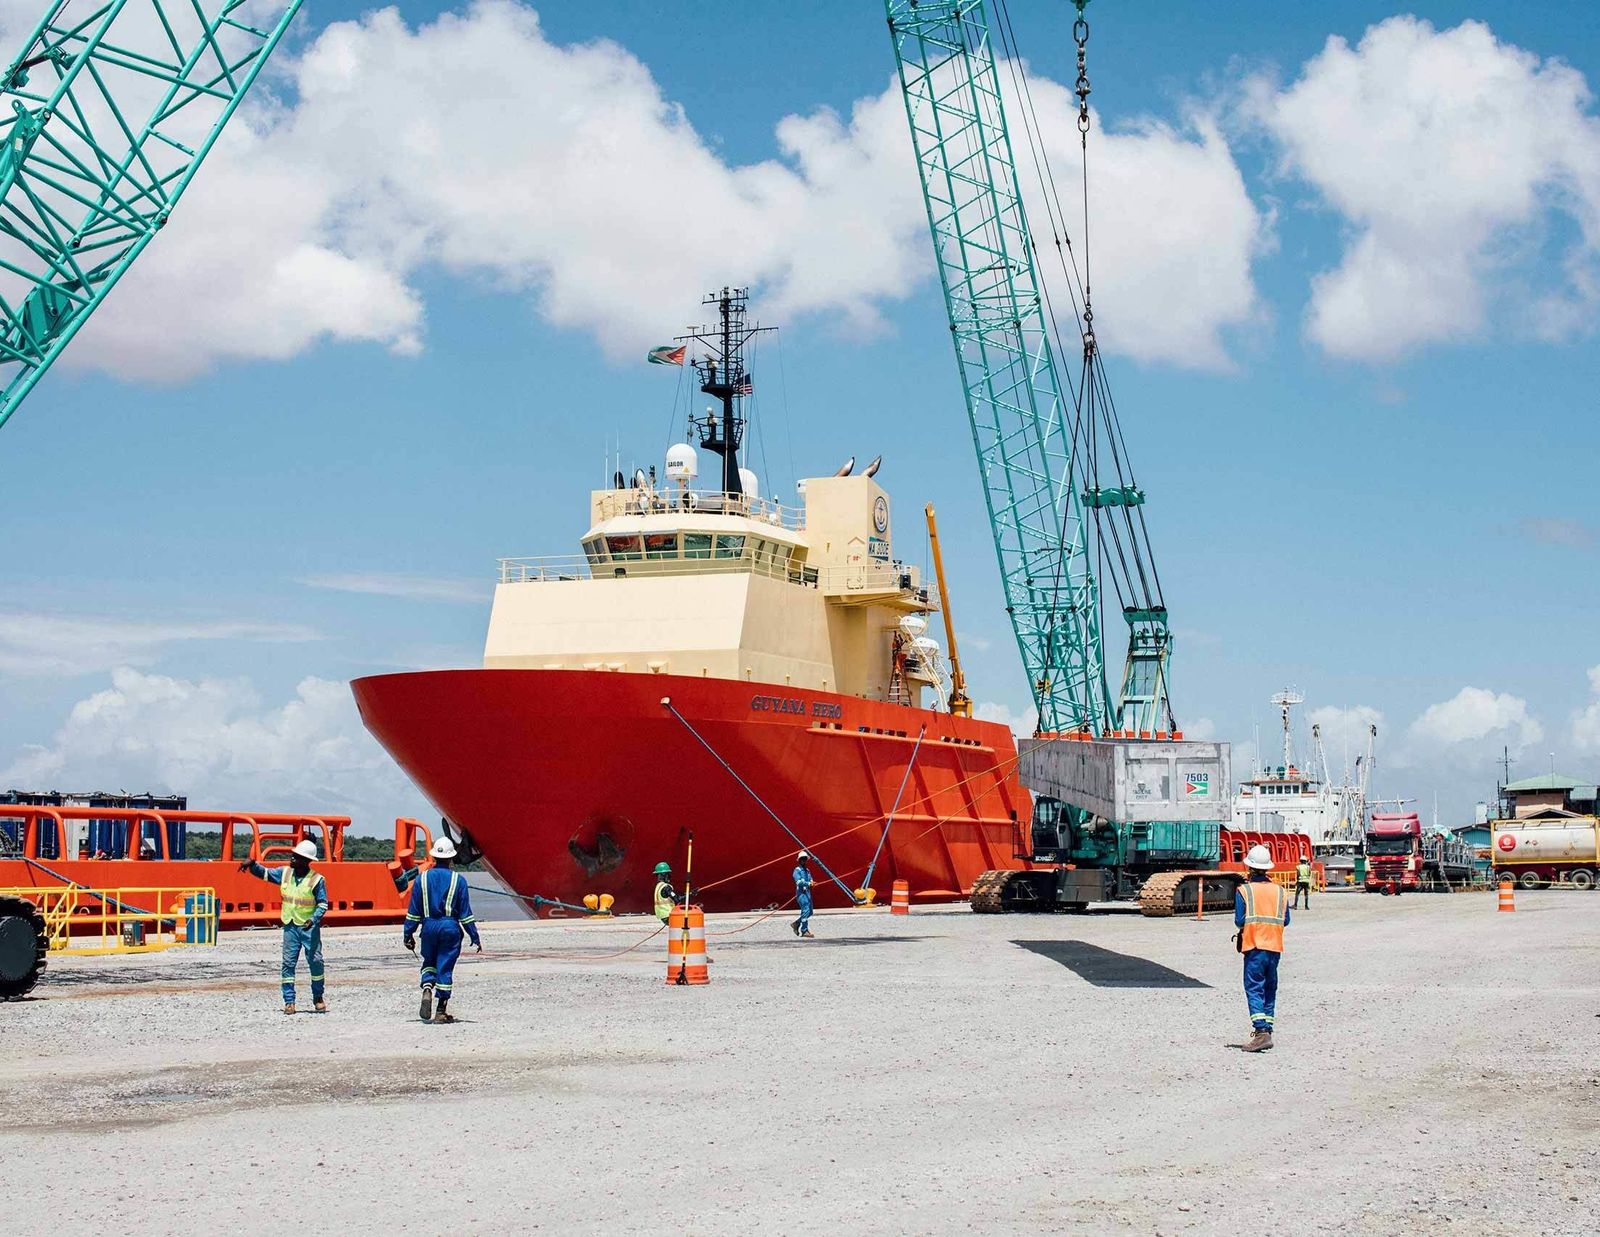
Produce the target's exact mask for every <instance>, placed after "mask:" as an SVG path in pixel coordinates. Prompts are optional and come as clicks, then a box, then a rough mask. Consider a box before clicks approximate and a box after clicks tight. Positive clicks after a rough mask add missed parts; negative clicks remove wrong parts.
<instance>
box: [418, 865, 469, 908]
mask: <svg viewBox="0 0 1600 1237" xmlns="http://www.w3.org/2000/svg"><path fill="white" fill-rule="evenodd" d="M429 871H430V872H437V871H440V869H439V868H431V869H429ZM460 879H461V873H460V872H457V871H454V870H452V871H451V872H450V882H449V883H448V884H447V885H446V886H445V887H444V901H443V902H441V903H440V906H439V913H438V914H437V915H435V914H434V913H433V911H432V910H431V909H430V904H429V901H428V895H429V894H430V893H432V892H433V891H434V890H435V889H437V888H438V884H437V883H435V884H434V885H433V886H431V887H430V886H429V884H428V877H427V876H426V875H424V876H423V878H422V917H423V918H424V919H454V918H455V912H456V883H457V882H458V881H460Z"/></svg>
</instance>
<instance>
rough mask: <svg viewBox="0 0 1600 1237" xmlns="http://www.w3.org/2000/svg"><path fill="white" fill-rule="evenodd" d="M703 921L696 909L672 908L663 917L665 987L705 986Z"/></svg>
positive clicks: (704, 933) (704, 927)
mask: <svg viewBox="0 0 1600 1237" xmlns="http://www.w3.org/2000/svg"><path fill="white" fill-rule="evenodd" d="M710 982H711V972H710V971H709V970H708V969H707V967H706V917H705V912H703V911H702V910H701V909H700V908H699V907H698V906H691V907H690V908H689V909H688V910H687V911H686V910H684V908H683V907H681V906H675V907H673V908H672V914H671V915H669V916H668V917H667V983H669V984H709V983H710Z"/></svg>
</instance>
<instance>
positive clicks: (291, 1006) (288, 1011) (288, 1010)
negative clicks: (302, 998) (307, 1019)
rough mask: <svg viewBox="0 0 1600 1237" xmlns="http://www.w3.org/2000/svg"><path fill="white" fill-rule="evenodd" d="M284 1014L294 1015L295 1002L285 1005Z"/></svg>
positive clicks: (287, 1002)
mask: <svg viewBox="0 0 1600 1237" xmlns="http://www.w3.org/2000/svg"><path fill="white" fill-rule="evenodd" d="M283 1012H284V1013H286V1014H292V1013H294V1002H293V1001H285V1002H284V1003H283Z"/></svg>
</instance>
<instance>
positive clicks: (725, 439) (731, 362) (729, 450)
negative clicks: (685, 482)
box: [675, 288, 776, 497]
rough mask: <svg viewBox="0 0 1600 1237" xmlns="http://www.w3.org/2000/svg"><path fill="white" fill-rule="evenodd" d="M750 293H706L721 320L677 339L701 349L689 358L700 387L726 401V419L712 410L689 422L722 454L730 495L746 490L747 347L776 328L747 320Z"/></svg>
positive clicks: (724, 480)
mask: <svg viewBox="0 0 1600 1237" xmlns="http://www.w3.org/2000/svg"><path fill="white" fill-rule="evenodd" d="M747 293H748V289H745V288H724V289H723V290H722V291H721V292H711V293H707V294H706V297H705V299H704V300H703V301H701V302H700V303H701V304H702V305H715V306H716V307H717V318H718V320H717V321H716V322H714V323H711V324H710V325H707V326H699V327H693V328H691V329H690V331H689V332H688V334H686V335H679V336H678V337H677V339H676V341H675V342H677V343H680V344H688V345H692V346H694V347H695V348H697V349H699V350H700V355H699V356H698V357H696V358H694V359H692V360H691V361H690V362H689V363H690V364H691V365H693V366H694V371H695V373H697V374H699V375H700V389H701V390H702V391H704V392H705V393H706V394H707V395H710V396H712V397H714V398H716V399H718V400H720V401H721V402H722V421H721V424H718V422H717V419H716V418H715V417H714V416H713V415H712V414H711V411H710V410H709V409H708V410H707V412H706V416H705V419H704V420H703V421H697V420H695V419H694V418H693V417H691V418H690V427H691V428H692V429H693V430H694V431H695V433H696V434H698V435H699V438H700V445H701V446H702V447H704V448H705V449H706V450H708V451H714V452H715V453H716V454H718V455H720V456H721V457H722V492H723V493H724V494H725V495H728V496H730V497H738V496H739V495H741V494H743V493H744V485H743V483H742V482H741V481H740V480H739V444H740V443H741V442H742V441H743V440H744V422H745V419H744V417H743V416H741V415H740V413H741V411H742V408H743V405H742V403H741V401H742V400H743V399H744V398H745V396H747V395H749V394H750V393H751V390H752V386H751V380H750V371H749V370H747V369H746V368H745V367H744V346H745V344H746V343H748V342H749V341H750V340H751V339H753V338H754V337H755V336H757V335H760V334H761V333H763V332H765V331H772V330H775V329H776V328H775V327H770V326H746V325H745V322H744V313H745V305H746V301H747V299H748V297H747Z"/></svg>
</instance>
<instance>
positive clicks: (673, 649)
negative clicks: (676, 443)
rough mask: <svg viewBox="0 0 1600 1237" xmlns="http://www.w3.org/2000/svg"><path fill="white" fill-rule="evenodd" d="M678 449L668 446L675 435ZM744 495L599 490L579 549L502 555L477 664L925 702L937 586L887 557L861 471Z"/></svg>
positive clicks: (872, 491) (879, 518)
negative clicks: (798, 487)
mask: <svg viewBox="0 0 1600 1237" xmlns="http://www.w3.org/2000/svg"><path fill="white" fill-rule="evenodd" d="M674 450H679V448H674ZM802 488H803V491H804V504H805V505H804V507H803V508H800V509H796V508H790V507H783V506H780V505H779V504H776V503H773V502H770V501H765V500H761V499H757V498H751V497H749V496H747V495H734V496H727V495H723V494H696V493H695V492H693V491H690V490H688V489H685V488H676V489H675V488H672V487H670V486H669V487H668V488H667V489H665V490H660V489H656V488H654V487H653V486H651V485H650V484H648V483H645V482H643V481H642V479H641V482H640V483H638V484H635V485H634V486H632V487H628V488H623V489H611V490H597V491H595V493H594V494H593V495H592V498H591V502H590V528H589V531H588V532H587V533H585V534H584V537H583V551H584V553H583V556H582V557H573V558H569V559H502V560H501V569H500V583H499V585H498V587H497V588H496V589H495V596H494V609H493V612H492V614H491V616H490V619H489V636H488V642H487V644H486V646H485V648H484V657H483V664H484V666H485V667H486V668H489V669H497V668H523V669H568V670H588V671H618V672H631V673H635V674H649V673H654V674H682V675H701V676H707V677H711V678H718V679H738V680H745V681H748V682H753V683H766V684H771V685H773V686H777V687H801V688H811V689H816V690H820V691H829V692H838V693H840V694H842V695H850V696H861V697H864V698H866V699H870V700H891V701H898V702H901V703H905V704H911V705H921V704H923V699H922V696H923V693H924V691H925V689H933V690H934V691H936V692H937V691H939V690H940V684H941V678H940V673H939V667H938V662H939V657H938V650H937V646H935V645H934V643H933V642H932V641H931V640H929V639H928V638H927V637H926V636H925V635H924V634H923V632H924V631H925V629H926V617H925V616H926V615H927V614H928V613H929V612H931V611H933V610H935V609H936V608H937V604H938V603H937V601H936V599H935V598H934V597H933V596H931V595H930V590H929V589H928V588H927V587H926V586H924V585H923V584H922V582H921V580H920V579H919V573H918V571H917V569H916V568H915V567H911V566H907V565H905V564H902V563H900V562H898V561H896V559H895V558H894V553H893V542H892V538H891V525H890V514H891V508H890V503H889V496H888V495H887V494H886V493H885V492H884V490H883V488H882V487H881V486H879V485H878V483H877V482H876V481H875V480H874V479H873V478H872V477H870V476H864V475H863V476H843V477H816V478H811V479H809V480H807V481H805V482H803V483H802Z"/></svg>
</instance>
